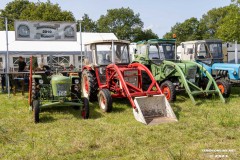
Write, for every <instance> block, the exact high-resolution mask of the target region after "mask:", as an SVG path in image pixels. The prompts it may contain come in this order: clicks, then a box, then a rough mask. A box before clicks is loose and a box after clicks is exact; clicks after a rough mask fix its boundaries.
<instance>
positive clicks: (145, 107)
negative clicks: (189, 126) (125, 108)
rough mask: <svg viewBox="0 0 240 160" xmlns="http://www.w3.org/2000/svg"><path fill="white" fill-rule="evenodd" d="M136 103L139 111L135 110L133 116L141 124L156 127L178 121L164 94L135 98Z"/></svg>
mask: <svg viewBox="0 0 240 160" xmlns="http://www.w3.org/2000/svg"><path fill="white" fill-rule="evenodd" d="M134 103H135V105H136V107H137V111H136V110H135V109H133V114H134V117H135V119H136V120H137V121H139V122H142V123H144V124H147V125H155V124H160V123H167V122H177V121H178V120H177V118H176V116H175V114H174V112H173V110H172V108H171V106H170V104H169V102H168V101H167V99H166V97H165V96H164V95H163V94H162V95H154V96H151V97H148V96H143V97H135V98H134Z"/></svg>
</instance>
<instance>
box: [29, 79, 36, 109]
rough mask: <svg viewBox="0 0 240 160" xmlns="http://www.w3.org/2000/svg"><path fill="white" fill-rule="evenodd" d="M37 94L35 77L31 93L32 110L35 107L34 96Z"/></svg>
mask: <svg viewBox="0 0 240 160" xmlns="http://www.w3.org/2000/svg"><path fill="white" fill-rule="evenodd" d="M35 96H36V82H35V79H34V78H33V79H32V95H31V103H30V105H31V107H32V110H33V109H34V108H33V100H34V97H35Z"/></svg>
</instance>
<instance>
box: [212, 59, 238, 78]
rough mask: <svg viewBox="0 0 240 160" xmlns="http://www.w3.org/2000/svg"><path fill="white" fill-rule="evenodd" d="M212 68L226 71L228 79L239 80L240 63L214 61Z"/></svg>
mask: <svg viewBox="0 0 240 160" xmlns="http://www.w3.org/2000/svg"><path fill="white" fill-rule="evenodd" d="M212 70H223V71H228V77H229V79H232V80H240V64H230V63H214V64H213V65H212Z"/></svg>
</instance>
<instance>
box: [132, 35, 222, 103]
mask: <svg viewBox="0 0 240 160" xmlns="http://www.w3.org/2000/svg"><path fill="white" fill-rule="evenodd" d="M175 56H176V54H175V39H152V40H148V41H140V42H138V43H137V48H136V53H135V60H134V61H135V62H139V63H141V64H144V65H145V66H146V67H147V68H149V69H150V70H151V72H152V74H153V76H154V78H155V79H156V81H157V82H158V83H159V85H160V88H161V90H162V92H163V93H164V94H165V95H166V97H167V99H168V100H169V101H175V100H176V91H181V90H185V91H186V92H187V94H188V95H189V97H190V99H191V100H192V102H193V103H194V104H196V101H195V99H194V97H193V96H196V95H205V96H211V95H212V94H214V93H215V94H218V95H219V96H220V98H221V100H222V101H223V102H225V99H224V98H223V96H222V94H221V93H220V91H219V89H218V86H217V84H216V82H215V81H214V79H213V78H212V76H211V74H210V73H209V72H208V71H207V70H206V69H205V68H204V67H202V66H201V65H200V64H198V63H196V62H192V61H179V60H177V59H176V57H175ZM143 82H144V85H145V86H149V84H150V83H151V81H150V79H149V77H148V76H147V75H145V76H143Z"/></svg>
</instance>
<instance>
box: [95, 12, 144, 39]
mask: <svg viewBox="0 0 240 160" xmlns="http://www.w3.org/2000/svg"><path fill="white" fill-rule="evenodd" d="M139 16H140V15H139V14H134V12H133V10H132V9H130V8H119V9H110V10H107V14H106V15H101V17H100V18H99V20H98V21H97V26H98V29H99V31H100V32H113V33H115V35H116V36H117V37H118V38H119V39H125V40H130V41H134V40H135V37H136V33H137V32H139V28H142V27H143V22H142V21H141V19H140V18H139Z"/></svg>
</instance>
